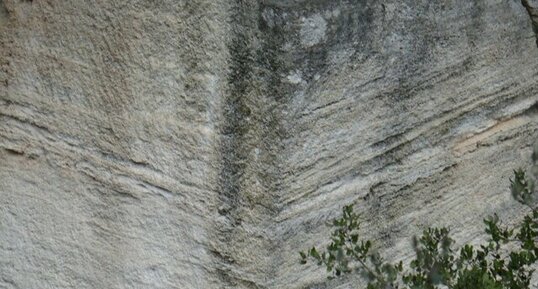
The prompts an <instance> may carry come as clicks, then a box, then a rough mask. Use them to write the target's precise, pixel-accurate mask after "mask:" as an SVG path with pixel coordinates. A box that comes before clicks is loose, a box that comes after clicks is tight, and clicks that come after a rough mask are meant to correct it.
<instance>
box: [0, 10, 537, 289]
mask: <svg viewBox="0 0 538 289" xmlns="http://www.w3.org/2000/svg"><path fill="white" fill-rule="evenodd" d="M437 2H438V3H437ZM532 2H533V1H526V3H527V6H528V7H527V9H526V8H525V7H524V6H523V5H521V3H520V2H519V1H515V0H514V1H512V0H508V1H507V0H474V1H468V0H455V1H417V0H405V1H401V0H399V1H396V0H383V1H366V0H354V1H345V0H341V1H334V0H287V1H286V0H252V1H250V0H249V1H239V0H237V1H233V0H165V1H95V2H94V1H82V0H72V1H53V0H34V1H31V0H3V1H0V65H1V68H0V162H1V165H0V287H1V288H77V289H78V288H351V286H352V284H353V282H355V281H354V280H350V279H343V280H337V281H332V282H327V281H326V279H325V276H324V272H323V271H321V270H319V269H317V268H314V267H300V266H299V265H298V254H297V252H298V251H299V250H304V249H306V248H308V247H310V246H312V245H319V244H320V243H321V242H322V241H323V240H324V238H325V236H327V232H328V230H329V227H327V226H326V222H327V221H328V220H330V219H332V218H333V217H335V216H337V215H338V214H339V212H340V207H341V206H343V205H345V204H348V203H352V202H353V203H355V204H356V208H357V210H359V211H360V212H361V213H362V215H363V220H364V224H363V228H364V234H365V235H366V236H369V237H371V238H373V239H375V240H376V242H377V244H378V246H382V247H384V248H388V249H386V250H385V251H384V253H385V254H386V256H387V257H388V258H390V259H394V260H396V259H405V258H407V257H409V252H410V246H409V238H410V237H411V236H412V235H413V234H415V233H416V232H418V231H419V230H421V229H422V228H424V227H425V226H429V225H447V226H451V227H452V230H453V233H454V237H455V238H456V239H458V240H461V241H462V242H463V241H473V240H478V239H479V238H480V237H481V233H482V226H481V221H480V220H481V219H482V218H483V217H484V216H485V215H487V214H491V213H493V212H497V213H499V215H500V216H501V217H504V218H505V219H508V220H511V221H515V220H517V219H518V218H519V217H520V216H521V214H522V210H523V209H522V208H521V207H520V206H518V205H517V204H516V203H515V202H513V201H511V200H510V196H509V194H508V193H507V187H508V177H509V176H510V173H511V171H512V169H514V168H517V167H520V166H526V165H528V164H529V162H530V161H529V159H530V158H529V156H530V151H531V146H532V144H533V143H534V141H535V139H536V137H537V127H538V126H537V125H538V107H537V105H536V103H537V102H538V82H537V80H538V49H536V43H535V38H534V34H533V31H532V25H531V20H530V19H531V18H532V15H530V16H531V17H529V13H531V12H532V11H534V10H529V7H531V8H532V7H535V6H531V5H533V3H532ZM531 14H532V13H531ZM537 15H538V14H537ZM533 19H534V18H533Z"/></svg>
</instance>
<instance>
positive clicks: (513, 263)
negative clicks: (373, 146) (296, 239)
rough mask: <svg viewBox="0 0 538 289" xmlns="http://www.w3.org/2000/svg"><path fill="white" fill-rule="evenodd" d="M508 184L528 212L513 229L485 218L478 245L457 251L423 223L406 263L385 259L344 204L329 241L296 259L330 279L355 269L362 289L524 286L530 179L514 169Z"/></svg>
mask: <svg viewBox="0 0 538 289" xmlns="http://www.w3.org/2000/svg"><path fill="white" fill-rule="evenodd" d="M535 156H536V154H534V155H533V159H534V160H535V159H536V158H535ZM510 189H511V193H512V196H513V197H514V199H515V200H517V201H518V202H520V203H522V204H525V205H526V206H528V207H529V208H530V213H529V214H528V215H526V216H525V217H524V218H523V220H522V221H521V222H520V223H519V224H517V225H516V226H515V227H512V228H508V227H506V226H504V225H502V224H501V222H500V221H499V218H498V217H497V215H493V216H490V217H488V218H486V219H485V220H484V225H485V233H486V234H487V237H488V238H487V239H488V241H487V242H485V243H484V244H482V245H480V246H473V245H470V244H466V245H464V246H463V247H461V248H459V249H458V250H456V249H455V248H454V243H455V242H454V240H453V239H452V238H451V237H450V230H449V229H448V228H427V229H426V230H424V231H423V232H422V235H420V236H418V237H414V238H413V242H412V244H413V248H414V251H415V255H414V258H413V259H412V260H411V262H410V263H409V264H408V265H407V266H404V264H403V262H401V261H400V262H398V263H391V262H387V261H385V260H383V259H382V258H381V256H380V254H378V253H377V252H376V251H375V250H373V249H372V241H371V240H365V239H363V238H362V237H361V235H360V232H359V229H360V218H359V215H358V214H357V213H355V212H354V210H353V205H348V206H345V207H344V208H343V209H342V216H341V217H340V218H338V219H335V220H334V221H333V222H332V227H333V229H334V230H333V232H332V234H331V236H330V240H331V242H330V244H329V245H328V246H327V247H326V248H325V249H316V248H311V249H310V250H308V251H306V252H300V256H301V263H302V264H306V263H307V262H308V261H314V262H316V263H317V264H318V265H319V266H323V267H325V268H326V269H327V271H328V273H329V278H335V277H339V276H342V275H344V274H350V273H358V274H360V275H361V276H362V277H363V278H364V279H365V280H366V281H367V283H368V285H367V289H442V288H450V289H528V288H530V280H531V277H532V274H533V272H534V270H533V269H532V267H533V266H532V265H533V264H535V263H536V262H537V261H538V246H537V237H538V209H537V208H535V207H534V206H533V204H534V199H533V197H534V182H533V181H532V180H531V179H530V178H529V177H528V176H527V175H526V174H525V172H524V171H523V170H521V169H518V170H516V171H514V177H513V178H511V179H510Z"/></svg>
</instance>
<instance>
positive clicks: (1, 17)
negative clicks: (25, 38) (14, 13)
mask: <svg viewBox="0 0 538 289" xmlns="http://www.w3.org/2000/svg"><path fill="white" fill-rule="evenodd" d="M8 18H9V11H8V10H7V8H6V5H5V3H4V0H0V25H3V24H5V23H6V22H7V21H8Z"/></svg>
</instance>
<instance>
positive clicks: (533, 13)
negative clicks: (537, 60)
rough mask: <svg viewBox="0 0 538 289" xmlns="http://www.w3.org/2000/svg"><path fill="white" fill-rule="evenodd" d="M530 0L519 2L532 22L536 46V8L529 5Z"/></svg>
mask: <svg viewBox="0 0 538 289" xmlns="http://www.w3.org/2000/svg"><path fill="white" fill-rule="evenodd" d="M531 2H532V0H521V4H523V6H524V7H525V9H527V13H528V14H529V17H530V19H531V22H532V31H534V34H535V36H536V46H537V47H538V8H537V7H535V6H533V5H531Z"/></svg>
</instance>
